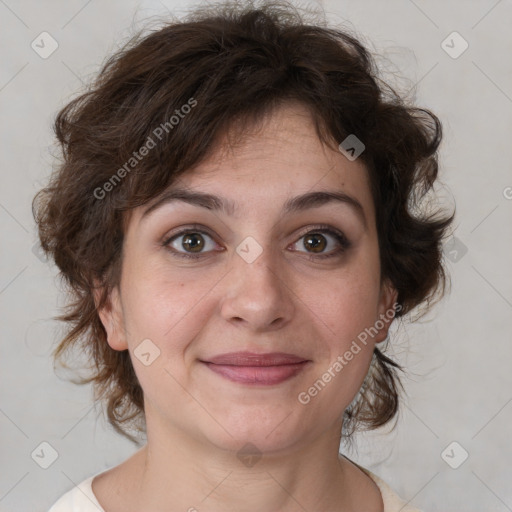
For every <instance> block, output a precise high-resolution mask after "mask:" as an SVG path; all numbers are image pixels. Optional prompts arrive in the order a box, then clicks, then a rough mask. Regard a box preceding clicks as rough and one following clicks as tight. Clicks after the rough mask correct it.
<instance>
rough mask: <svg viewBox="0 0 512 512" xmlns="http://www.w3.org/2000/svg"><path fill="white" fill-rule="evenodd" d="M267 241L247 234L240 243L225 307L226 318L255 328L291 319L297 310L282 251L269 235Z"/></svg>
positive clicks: (233, 263)
mask: <svg viewBox="0 0 512 512" xmlns="http://www.w3.org/2000/svg"><path fill="white" fill-rule="evenodd" d="M266 240H267V242H265V243H264V244H260V243H258V242H257V241H256V239H255V238H253V237H247V238H245V239H244V240H243V241H242V242H241V243H240V244H239V245H238V246H237V248H236V253H235V254H233V262H232V273H231V276H232V277H231V284H230V286H229V291H228V293H227V294H226V298H225V301H224V306H223V313H224V315H225V316H226V319H229V318H234V317H236V318H239V319H242V320H245V321H246V322H247V323H248V324H252V327H253V328H265V326H269V325H270V324H272V323H273V322H275V321H276V320H277V319H281V321H283V320H289V318H290V317H291V314H292V310H293V308H292V298H291V296H290V292H289V290H288V288H287V286H286V284H285V281H284V279H285V277H284V273H283V272H282V271H281V269H282V266H281V263H282V262H281V261H280V255H279V251H278V250H276V249H275V247H273V246H272V242H271V241H270V240H269V239H268V237H267V238H266Z"/></svg>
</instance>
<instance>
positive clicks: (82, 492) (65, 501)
mask: <svg viewBox="0 0 512 512" xmlns="http://www.w3.org/2000/svg"><path fill="white" fill-rule="evenodd" d="M94 476H96V475H93V476H91V477H89V478H87V479H85V480H84V481H83V482H81V483H80V484H78V485H77V486H75V487H73V489H71V490H70V491H68V492H66V494H63V495H62V496H61V497H60V498H59V499H58V500H57V501H56V502H55V503H54V504H53V505H52V507H51V508H50V510H49V511H48V512H105V511H104V510H103V508H102V507H101V505H100V504H99V503H98V500H97V499H96V496H95V495H94V493H93V492H92V480H93V478H94Z"/></svg>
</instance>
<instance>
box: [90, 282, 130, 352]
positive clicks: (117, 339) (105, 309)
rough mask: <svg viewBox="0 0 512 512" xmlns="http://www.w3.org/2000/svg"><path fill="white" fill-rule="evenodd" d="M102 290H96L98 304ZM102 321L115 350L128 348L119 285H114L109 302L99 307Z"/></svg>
mask: <svg viewBox="0 0 512 512" xmlns="http://www.w3.org/2000/svg"><path fill="white" fill-rule="evenodd" d="M100 293H101V290H99V289H95V290H94V297H95V302H96V304H99V295H100ZM97 311H98V315H99V317H100V320H101V323H102V324H103V327H104V328H105V331H106V333H107V342H108V344H109V345H110V347H111V348H112V349H114V350H126V349H127V348H128V344H127V342H126V336H125V332H124V328H123V312H122V308H121V301H120V298H119V290H118V287H117V286H116V287H114V288H113V289H112V291H111V292H110V294H109V297H108V300H107V302H106V303H105V304H104V305H103V306H101V307H99V308H98V309H97Z"/></svg>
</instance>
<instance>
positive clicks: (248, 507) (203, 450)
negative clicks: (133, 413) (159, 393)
mask: <svg viewBox="0 0 512 512" xmlns="http://www.w3.org/2000/svg"><path fill="white" fill-rule="evenodd" d="M339 432H341V425H338V426H336V428H333V429H331V431H330V432H327V433H325V435H323V436H321V437H320V438H317V439H315V440H314V441H312V442H310V443H308V444H304V445H301V446H293V447H288V448H287V449H286V450H280V451H272V452H266V453H264V454H261V455H260V454H256V455H253V456H252V458H251V455H243V454H241V453H240V452H239V453H238V454H237V452H236V451H231V450H223V449H220V448H218V447H216V446H213V445H212V444H211V443H210V444H207V443H206V442H204V441H200V440H197V439H193V438H191V437H190V436H187V435H185V434H183V433H182V432H180V431H179V430H176V431H174V432H173V433H172V435H169V431H168V427H167V428H166V429H165V432H163V431H162V430H160V429H159V428H158V426H156V425H151V426H150V425H148V430H147V433H148V443H147V444H146V445H145V446H144V447H143V448H142V449H141V450H139V452H137V454H136V455H135V457H134V462H136V463H135V464H134V468H135V469H134V477H135V478H134V481H136V482H139V486H138V488H137V490H136V495H137V496H136V497H135V498H134V510H135V509H137V510H142V509H144V510H145V511H147V512H153V511H157V510H158V511H160V512H164V511H165V512H167V511H168V512H171V511H176V510H184V511H189V512H196V511H201V510H208V511H209V512H221V511H225V510H228V509H229V510H237V511H240V512H260V511H261V510H279V511H280V512H292V511H294V512H295V511H297V510H337V511H350V510H352V509H353V506H352V505H353V503H354V496H353V494H354V489H353V483H354V481H353V480H350V479H349V471H348V465H349V464H350V463H349V462H348V461H347V460H346V459H344V458H343V457H340V456H339V454H338V450H339V444H340V434H339ZM135 505H136V506H135Z"/></svg>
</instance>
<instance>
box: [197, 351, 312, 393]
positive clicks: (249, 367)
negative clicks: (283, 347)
mask: <svg viewBox="0 0 512 512" xmlns="http://www.w3.org/2000/svg"><path fill="white" fill-rule="evenodd" d="M201 363H203V364H204V365H206V366H207V367H208V368H209V369H210V370H211V371H213V372H214V373H216V374H218V375H220V376H221V377H224V378H225V379H228V380H230V381H232V382H238V383H242V384H251V385H260V386H261V385H263V386H265V385H266V386H269V385H274V384H280V383H282V382H284V381H286V380H288V379H291V378H292V377H294V376H296V375H297V374H298V373H300V372H301V371H302V370H304V368H305V367H306V366H308V365H309V363H311V360H309V359H305V358H303V357H299V356H297V355H294V354H285V353H282V352H272V353H267V354H256V353H253V352H231V353H229V354H221V355H218V356H215V357H211V358H209V359H208V360H206V361H203V360H202V361H201Z"/></svg>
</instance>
